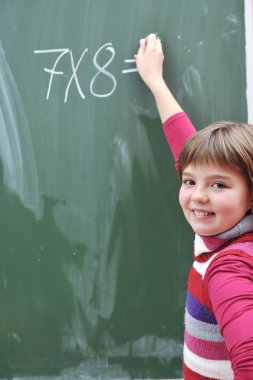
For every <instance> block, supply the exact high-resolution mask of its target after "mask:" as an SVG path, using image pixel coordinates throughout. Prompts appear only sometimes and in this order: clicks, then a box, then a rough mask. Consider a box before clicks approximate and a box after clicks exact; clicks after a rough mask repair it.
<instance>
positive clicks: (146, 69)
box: [135, 33, 164, 92]
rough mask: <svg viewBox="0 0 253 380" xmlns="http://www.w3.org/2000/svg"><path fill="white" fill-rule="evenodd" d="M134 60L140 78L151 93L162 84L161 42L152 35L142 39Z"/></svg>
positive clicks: (162, 58) (162, 57) (162, 56)
mask: <svg viewBox="0 0 253 380" xmlns="http://www.w3.org/2000/svg"><path fill="white" fill-rule="evenodd" d="M135 59H136V67H137V69H138V72H139V74H140V76H141V78H142V79H143V81H144V82H145V83H146V85H147V86H148V87H149V88H150V90H151V91H152V92H153V90H154V89H155V87H157V86H158V85H159V84H160V83H162V82H163V60H164V55H163V49H162V44H161V40H160V39H159V38H157V36H156V35H155V34H154V33H152V34H150V35H148V36H147V37H146V38H145V39H142V40H141V41H140V47H139V50H138V52H137V54H136V55H135Z"/></svg>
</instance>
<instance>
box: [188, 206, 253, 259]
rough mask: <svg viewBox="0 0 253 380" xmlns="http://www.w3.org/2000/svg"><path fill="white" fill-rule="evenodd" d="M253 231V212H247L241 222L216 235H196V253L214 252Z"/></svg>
mask: <svg viewBox="0 0 253 380" xmlns="http://www.w3.org/2000/svg"><path fill="white" fill-rule="evenodd" d="M252 231H253V214H251V213H250V214H247V215H246V216H245V217H244V218H243V219H242V220H240V222H238V223H237V224H235V225H234V227H232V228H231V229H230V230H228V231H225V232H223V233H221V234H219V235H215V236H200V235H197V234H196V235H195V241H194V254H195V256H200V255H201V254H202V253H206V252H212V251H214V250H216V249H218V248H220V247H222V246H223V245H224V244H225V243H227V242H229V241H230V240H232V239H235V238H237V237H239V236H242V235H244V234H246V233H248V232H252Z"/></svg>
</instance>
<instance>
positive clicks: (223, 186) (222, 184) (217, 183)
mask: <svg viewBox="0 0 253 380" xmlns="http://www.w3.org/2000/svg"><path fill="white" fill-rule="evenodd" d="M212 187H214V188H216V189H225V188H226V185H224V183H220V182H216V183H214V184H213V185H212Z"/></svg>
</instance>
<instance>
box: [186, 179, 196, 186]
mask: <svg viewBox="0 0 253 380" xmlns="http://www.w3.org/2000/svg"><path fill="white" fill-rule="evenodd" d="M183 184H184V185H186V186H193V185H195V182H194V181H193V180H192V179H184V180H183Z"/></svg>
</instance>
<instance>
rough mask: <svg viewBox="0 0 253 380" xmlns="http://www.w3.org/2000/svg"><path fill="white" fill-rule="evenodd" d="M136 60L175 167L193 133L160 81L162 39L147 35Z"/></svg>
mask: <svg viewBox="0 0 253 380" xmlns="http://www.w3.org/2000/svg"><path fill="white" fill-rule="evenodd" d="M135 58H136V66H137V69H138V72H139V74H140V76H141V78H142V79H143V81H144V82H145V83H146V85H147V86H148V87H149V89H150V91H151V92H152V93H153V95H154V97H155V101H156V105H157V109H158V112H159V114H160V118H161V121H162V123H163V129H164V133H165V136H166V139H167V142H168V144H169V146H170V148H171V150H172V153H173V156H174V159H175V163H176V167H177V162H178V157H179V153H180V151H181V149H182V147H183V144H184V143H185V141H186V140H188V138H189V137H190V136H191V135H193V134H194V133H195V132H196V130H195V128H194V126H193V125H192V123H191V121H190V119H189V118H188V117H187V115H186V114H185V113H184V112H183V109H182V107H181V106H180V105H179V103H178V102H177V100H176V99H175V98H174V96H173V95H172V93H171V92H170V90H169V88H168V86H167V85H166V83H165V81H164V79H163V60H164V55H163V49H162V44H161V40H160V39H159V38H157V36H156V35H155V34H150V35H148V36H147V37H146V38H145V39H143V40H141V41H140V47H139V50H138V53H137V54H136V56H135Z"/></svg>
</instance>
